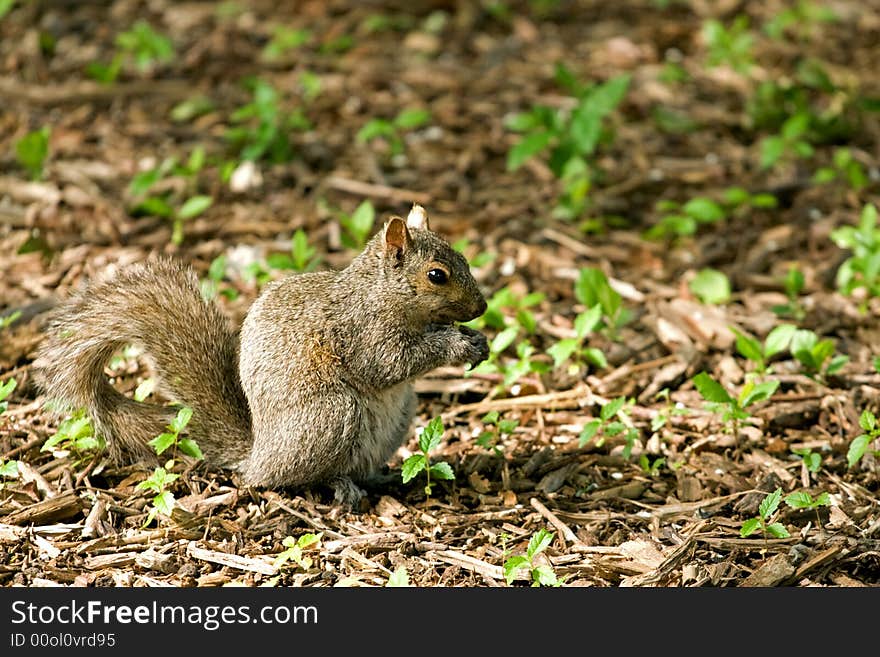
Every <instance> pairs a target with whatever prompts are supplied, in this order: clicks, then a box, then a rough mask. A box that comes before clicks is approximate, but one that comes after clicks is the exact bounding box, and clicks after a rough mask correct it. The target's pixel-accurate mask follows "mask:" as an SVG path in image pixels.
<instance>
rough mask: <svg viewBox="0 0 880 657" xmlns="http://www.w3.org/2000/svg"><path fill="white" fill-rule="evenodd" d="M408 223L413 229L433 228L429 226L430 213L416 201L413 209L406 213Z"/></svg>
mask: <svg viewBox="0 0 880 657" xmlns="http://www.w3.org/2000/svg"><path fill="white" fill-rule="evenodd" d="M406 225H407V227H408V228H412V229H413V230H431V228H430V227H429V226H428V213H427V212H425V208H423V207H422V206H421V205H419V204H418V203H414V204H413V206H412V210H410V211H409V214H408V215H406Z"/></svg>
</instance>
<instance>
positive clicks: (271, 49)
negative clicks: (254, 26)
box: [262, 25, 312, 61]
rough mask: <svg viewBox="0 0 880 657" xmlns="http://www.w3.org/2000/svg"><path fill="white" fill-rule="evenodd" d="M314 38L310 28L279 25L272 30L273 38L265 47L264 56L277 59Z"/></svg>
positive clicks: (264, 57)
mask: <svg viewBox="0 0 880 657" xmlns="http://www.w3.org/2000/svg"><path fill="white" fill-rule="evenodd" d="M311 38H312V33H311V32H309V31H308V30H303V29H295V28H290V27H286V26H284V25H278V26H276V27H275V29H274V30H273V31H272V38H271V39H270V40H269V43H267V44H266V46H265V47H264V48H263V52H262V57H263V59H267V60H270V61H271V60H275V59H279V58H280V57H283V56H284V55H285V54H286V53H287V52H288V51H290V50H294V49H296V48H299V47H300V46H303V45H305V44H306V43H308V42H309V40H310V39H311Z"/></svg>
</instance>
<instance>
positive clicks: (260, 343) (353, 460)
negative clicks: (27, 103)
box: [36, 206, 488, 504]
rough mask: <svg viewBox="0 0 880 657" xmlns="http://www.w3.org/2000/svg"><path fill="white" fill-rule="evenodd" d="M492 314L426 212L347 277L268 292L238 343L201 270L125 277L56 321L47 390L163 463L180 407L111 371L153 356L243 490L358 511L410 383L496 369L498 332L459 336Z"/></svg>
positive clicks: (145, 269)
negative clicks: (489, 361) (163, 447)
mask: <svg viewBox="0 0 880 657" xmlns="http://www.w3.org/2000/svg"><path fill="white" fill-rule="evenodd" d="M485 309H486V302H485V299H484V298H483V295H482V294H481V293H480V291H479V289H478V287H477V285H476V282H475V281H474V279H473V277H472V276H471V274H470V270H469V267H468V264H467V261H466V260H465V259H464V257H463V256H461V254H459V253H457V252H456V251H454V250H453V249H452V248H451V247H450V246H449V244H448V243H447V242H446V241H445V240H443V239H442V238H440V237H439V236H438V235H437V234H435V233H433V232H432V231H430V229H429V228H428V225H427V217H426V215H425V213H424V210H422V209H421V208H420V207H418V206H414V208H413V210H412V211H411V212H410V215H409V217H407V220H406V222H404V220H402V219H400V218H397V217H393V218H392V219H390V220H389V221H388V222H387V223H386V224H385V227H384V229H383V230H381V231H380V232H379V233H378V234H377V235H376V236H374V237H373V239H372V240H370V241H369V242H368V244H367V245H366V247H365V249H364V251H363V252H362V253H361V254H360V255H358V256H357V257H356V258H355V259H354V260H353V261H352V262H351V264H350V265H349V266H348V267H347V268H345V269H344V270H341V271H336V272H334V271H326V272H315V273H307V274H295V275H291V276H288V277H286V278H284V279H281V280H278V281H275V282H273V283H270V284H268V285H266V286H265V287H264V288H263V290H262V292H261V293H260V295H259V296H258V298H257V299H256V300H255V301H254V303H253V304H252V306H251V308H250V309H249V310H248V313H247V316H246V317H245V320H244V323H243V325H242V328H241V335H240V340H239V336H238V335H236V334H235V333H234V332H233V331H232V330H231V329H230V327H229V324H228V321H227V320H226V318H225V317H224V316H223V315H222V313H221V312H220V311H219V309H218V308H217V307H216V306H215V305H214V304H213V303H212V302H209V301H206V300H205V299H203V297H202V295H201V291H200V288H199V283H198V278H197V276H196V274H195V272H194V271H193V270H192V269H191V268H189V267H187V266H185V265H182V264H179V263H177V262H174V261H171V260H168V259H158V260H155V261H150V262H146V263H142V264H138V265H134V266H131V267H128V268H125V269H123V270H121V271H120V272H118V273H117V274H116V275H115V276H114V277H112V278H110V279H108V280H105V281H102V282H97V283H95V284H92V285H91V286H89V288H88V289H87V290H86V291H85V292H84V293H82V294H80V295H79V296H77V297H76V298H74V299H72V300H70V301H69V302H67V303H66V304H64V305H63V306H62V307H61V308H60V309H59V310H58V311H57V312H56V313H55V315H54V317H53V318H52V320H51V322H50V324H49V327H48V330H47V336H46V339H45V340H44V343H43V345H42V346H41V348H40V351H39V353H38V360H37V363H36V365H37V372H38V381H39V383H40V384H41V386H42V387H43V389H44V391H45V393H46V395H47V396H48V397H49V398H50V399H53V400H56V401H59V402H61V403H62V404H63V406H64V407H66V408H71V409H75V408H86V409H87V411H88V413H89V416H90V417H91V420H92V422H93V426H94V428H95V430H96V432H97V433H98V434H99V435H102V436H104V438H105V439H106V442H107V444H108V448H109V449H110V451H111V454H113V455H114V456H116V457H118V458H121V459H126V460H139V459H143V458H150V457H154V455H153V454H152V452H151V450H150V448H149V447H148V446H147V445H146V442H147V441H148V440H149V439H151V438H152V437H154V436H155V435H157V434H159V433H161V432H162V431H164V429H165V426H166V425H167V424H168V423H169V422H170V421H171V419H172V418H173V417H174V414H175V411H174V409H173V408H170V407H167V406H159V405H156V404H146V403H139V402H135V401H133V400H131V399H129V398H127V397H125V396H124V395H122V394H120V393H119V392H117V391H116V390H115V389H114V388H113V387H112V386H111V385H110V384H109V383H108V382H107V381H106V379H105V376H104V371H103V370H104V366H105V365H106V363H107V361H108V360H109V359H110V357H111V356H112V354H113V353H114V351H116V350H117V349H119V348H120V347H122V346H124V345H126V344H131V343H135V344H140V345H142V346H143V348H144V353H145V355H147V356H148V358H149V360H150V362H151V364H152V365H153V368H154V370H155V372H156V374H157V378H158V379H159V384H160V389H161V391H162V392H163V393H164V394H165V395H167V396H168V397H169V398H171V399H173V400H175V401H177V402H180V403H182V404H184V405H186V406H190V407H191V408H192V409H193V415H192V419H191V421H190V424H189V426H188V427H187V429H188V432H189V435H190V437H191V438H193V439H195V440H196V442H198V444H199V446H200V447H201V448H202V451H203V452H204V454H205V458H206V460H207V461H208V462H209V463H211V464H213V465H217V466H221V467H227V468H232V469H235V470H238V471H240V472H241V474H242V479H243V482H244V483H245V484H252V485H261V486H269V487H281V486H308V485H314V484H319V483H322V484H329V485H331V486H332V487H333V488H334V489H335V491H336V498H337V500H338V501H340V502H345V503H349V504H353V503H356V502H357V501H358V500H359V499H360V497H361V496H362V494H363V491H362V490H361V489H360V488H359V487H358V486H357V484H356V483H355V482H363V481H366V480H368V479H369V477H370V476H371V475H372V474H373V473H375V472H376V471H377V470H378V468H380V467H381V466H382V464H383V463H385V462H386V461H387V460H388V458H389V457H390V456H391V455H392V454H393V453H394V451H395V450H396V449H397V448H398V447H399V446H400V445H401V444H402V443H403V442H404V440H405V439H406V436H407V432H408V430H409V426H410V422H411V420H412V417H413V415H414V412H415V406H416V398H415V393H414V390H413V387H412V380H413V379H414V378H416V377H418V376H420V375H422V374H424V373H426V372H428V371H429V370H431V369H434V368H435V367H438V366H440V365H445V364H463V363H466V362H468V363H472V364H476V363H477V362H479V361H480V360H482V359H484V358H486V356H487V355H488V345H487V342H486V338H485V336H483V335H482V334H481V333H478V332H476V331H473V330H471V329H468V328H466V327H463V326H458V325H456V324H455V322H460V321H467V320H470V319H473V318H474V317H477V316H479V315H480V314H482V313H483V312H484V311H485Z"/></svg>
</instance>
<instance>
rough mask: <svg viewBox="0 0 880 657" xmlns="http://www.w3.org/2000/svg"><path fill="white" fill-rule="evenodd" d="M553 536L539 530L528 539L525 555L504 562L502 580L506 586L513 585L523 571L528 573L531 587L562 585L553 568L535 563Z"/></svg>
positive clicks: (545, 564) (550, 533)
mask: <svg viewBox="0 0 880 657" xmlns="http://www.w3.org/2000/svg"><path fill="white" fill-rule="evenodd" d="M554 536H555V534H554V533H553V532H548V531H547V530H546V529H544V528H541V529H539V530H538V531H537V532H536V533H535V534H534V535H533V536H532V538H531V539H529V545H528V547H527V548H526V553H525V554H520V555H516V556H512V557H509V558H508V559H507V560H506V561H505V562H504V567H503V571H504V579H505V580H507V584H508V586H509V585H511V584H513V580H515V579H516V578H517V576H518V575H519V574H520V573H521V572H523V571H528V574H529V579H530V580H531V582H532V586H561V585H562V581H561V580H559V579H558V578H557V577H556V573H555V572H554V571H553V566H551V565H550V564H549V563H539V562H538V561H537V559H538V555H540V554H541V553H542V552H544V550H546V549H547V547H548V546H549V545H550V543H552V542H553V537H554Z"/></svg>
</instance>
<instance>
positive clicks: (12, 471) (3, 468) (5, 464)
mask: <svg viewBox="0 0 880 657" xmlns="http://www.w3.org/2000/svg"><path fill="white" fill-rule="evenodd" d="M0 477H4V478H5V479H18V461H14V460H12V459H9V460H8V461H4V460H3V459H0ZM0 488H2V484H0Z"/></svg>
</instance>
